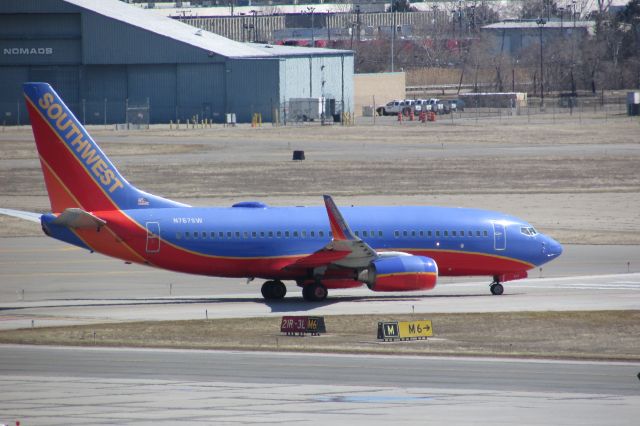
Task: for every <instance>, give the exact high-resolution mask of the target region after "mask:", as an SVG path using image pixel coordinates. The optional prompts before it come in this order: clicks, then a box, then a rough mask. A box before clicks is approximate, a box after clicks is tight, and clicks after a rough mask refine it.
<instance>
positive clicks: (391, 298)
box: [0, 293, 512, 313]
mask: <svg viewBox="0 0 640 426" xmlns="http://www.w3.org/2000/svg"><path fill="white" fill-rule="evenodd" d="M510 295H512V294H505V295H502V296H501V297H509V296H510ZM477 297H495V296H492V295H491V294H486V293H481V294H464V295H461V294H460V295H458V294H451V295H446V294H444V295H418V296H406V295H384V296H340V295H332V296H331V297H330V298H328V299H326V300H324V301H322V302H307V301H305V300H304V299H303V298H302V297H301V296H300V297H286V298H284V299H282V300H264V299H263V298H261V297H231V298H230V297H188V298H153V299H129V298H127V299H124V298H109V299H90V300H87V299H51V300H49V301H48V302H49V303H47V301H44V302H43V303H42V305H35V306H34V305H31V306H17V307H2V306H0V312H3V311H20V310H24V309H30V310H33V309H39V308H74V307H78V308H86V307H130V306H180V305H196V304H207V305H216V304H220V305H221V304H227V303H238V304H262V305H266V306H268V307H269V309H270V310H271V312H272V313H280V312H282V313H286V312H305V311H312V310H314V309H318V308H323V307H326V306H331V305H334V304H337V303H344V302H351V303H371V302H418V301H421V300H422V301H424V300H437V299H468V298H477ZM80 300H82V301H84V302H85V303H73V302H78V301H80ZM52 302H54V303H52ZM55 302H57V303H55ZM65 302H67V303H65Z"/></svg>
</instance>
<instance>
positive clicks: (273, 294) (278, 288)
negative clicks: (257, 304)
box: [261, 280, 287, 300]
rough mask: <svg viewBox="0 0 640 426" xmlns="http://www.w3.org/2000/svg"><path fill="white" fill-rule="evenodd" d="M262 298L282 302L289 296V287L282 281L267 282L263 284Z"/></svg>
mask: <svg viewBox="0 0 640 426" xmlns="http://www.w3.org/2000/svg"><path fill="white" fill-rule="evenodd" d="M261 291H262V296H264V298H265V299H266V300H280V299H282V298H284V296H285V294H287V287H286V286H285V285H284V284H283V283H282V281H280V280H273V281H267V282H265V283H264V284H262V289H261Z"/></svg>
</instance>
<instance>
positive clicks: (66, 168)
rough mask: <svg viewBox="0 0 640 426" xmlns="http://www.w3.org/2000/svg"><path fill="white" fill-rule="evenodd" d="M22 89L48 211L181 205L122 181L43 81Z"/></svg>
mask: <svg viewBox="0 0 640 426" xmlns="http://www.w3.org/2000/svg"><path fill="white" fill-rule="evenodd" d="M23 88H24V95H25V99H26V103H27V110H28V111H29V117H30V118H31V127H32V129H33V136H34V138H35V141H36V146H37V148H38V154H39V155H40V163H41V165H42V171H43V173H44V179H45V183H46V186H47V191H48V193H49V199H50V201H51V210H52V211H53V212H56V213H57V212H62V211H64V210H65V209H67V208H70V207H78V208H81V209H84V210H86V211H98V210H126V209H134V208H136V209H137V208H159V207H184V206H185V205H184V204H181V203H177V202H174V201H171V200H167V199H164V198H161V197H156V196H154V195H151V194H147V193H146V192H143V191H140V190H139V189H137V188H136V187H134V186H133V185H131V184H130V183H129V182H127V180H126V179H125V178H124V177H123V176H122V175H121V174H120V172H119V171H118V169H116V167H115V166H114V165H113V164H112V163H111V161H110V160H109V158H107V156H106V155H105V154H104V153H103V152H102V150H101V149H100V147H99V146H98V145H97V144H96V143H95V142H94V140H93V139H92V138H91V136H90V135H89V133H88V132H87V131H86V129H85V128H84V126H82V124H80V122H79V121H78V119H77V118H76V117H75V116H74V115H73V113H72V112H71V111H70V110H69V108H67V106H66V105H65V104H64V102H63V101H62V99H60V97H59V96H58V94H57V93H56V92H55V91H54V90H53V88H52V87H51V86H50V85H49V84H47V83H25V84H24V85H23Z"/></svg>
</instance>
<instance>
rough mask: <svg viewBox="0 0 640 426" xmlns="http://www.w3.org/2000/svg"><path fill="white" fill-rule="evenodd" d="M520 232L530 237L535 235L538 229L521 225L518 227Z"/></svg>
mask: <svg viewBox="0 0 640 426" xmlns="http://www.w3.org/2000/svg"><path fill="white" fill-rule="evenodd" d="M520 232H521V233H522V234H524V235H528V236H530V237H532V236H534V235H536V234H537V233H538V231H536V230H535V228H533V227H524V226H523V227H522V228H520Z"/></svg>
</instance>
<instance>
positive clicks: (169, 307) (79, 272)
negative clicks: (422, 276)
mask: <svg viewBox="0 0 640 426" xmlns="http://www.w3.org/2000/svg"><path fill="white" fill-rule="evenodd" d="M627 262H629V263H628V264H627ZM0 265H1V266H2V269H1V270H0V280H1V282H2V285H1V286H0V328H2V329H10V328H24V327H31V326H35V327H41V326H49V325H69V324H86V323H100V322H112V321H142V320H172V319H175V320H178V319H200V318H205V317H208V318H231V317H257V316H278V315H283V314H295V313H305V314H308V313H313V314H318V315H339V314H358V313H363V314H364V313H374V314H375V313H381V314H382V313H410V312H416V313H421V312H424V313H433V312H491V311H493V312H504V311H545V310H609V309H613V310H617V309H640V273H639V272H638V269H637V268H639V267H640V248H639V247H638V246H567V247H565V253H564V254H563V256H562V257H560V258H559V259H557V260H556V261H554V262H553V263H551V264H550V265H549V266H548V267H545V268H544V269H543V270H542V271H540V270H534V271H531V274H530V278H529V279H527V280H521V281H516V282H510V283H506V294H505V295H503V296H501V297H495V296H491V295H490V294H489V291H488V285H487V284H488V279H487V278H473V279H468V278H467V279H465V278H455V279H454V278H442V279H441V280H440V282H439V284H438V286H437V287H436V289H435V290H433V291H428V292H411V293H374V292H371V291H369V290H368V289H366V288H358V289H351V290H341V291H332V292H331V294H330V298H329V299H328V300H327V301H325V302H323V303H306V302H304V301H303V300H302V298H301V295H300V291H299V289H298V288H296V287H295V285H291V284H290V285H289V286H288V289H289V294H288V295H287V297H286V298H285V299H284V300H283V301H280V302H269V303H265V302H264V300H263V299H262V298H261V297H260V285H261V282H259V281H258V280H256V281H255V282H253V283H250V284H246V282H245V281H244V280H239V279H222V278H212V277H199V276H192V275H186V274H177V273H172V272H167V271H161V270H157V269H153V268H148V267H143V266H138V265H125V264H123V263H122V262H121V261H117V260H114V259H110V258H107V257H104V256H101V255H97V254H89V253H88V252H87V251H85V250H81V249H76V248H74V247H71V246H68V245H65V244H62V243H60V242H57V241H55V240H52V239H48V238H36V237H34V238H2V239H0ZM627 271H629V272H627Z"/></svg>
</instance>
